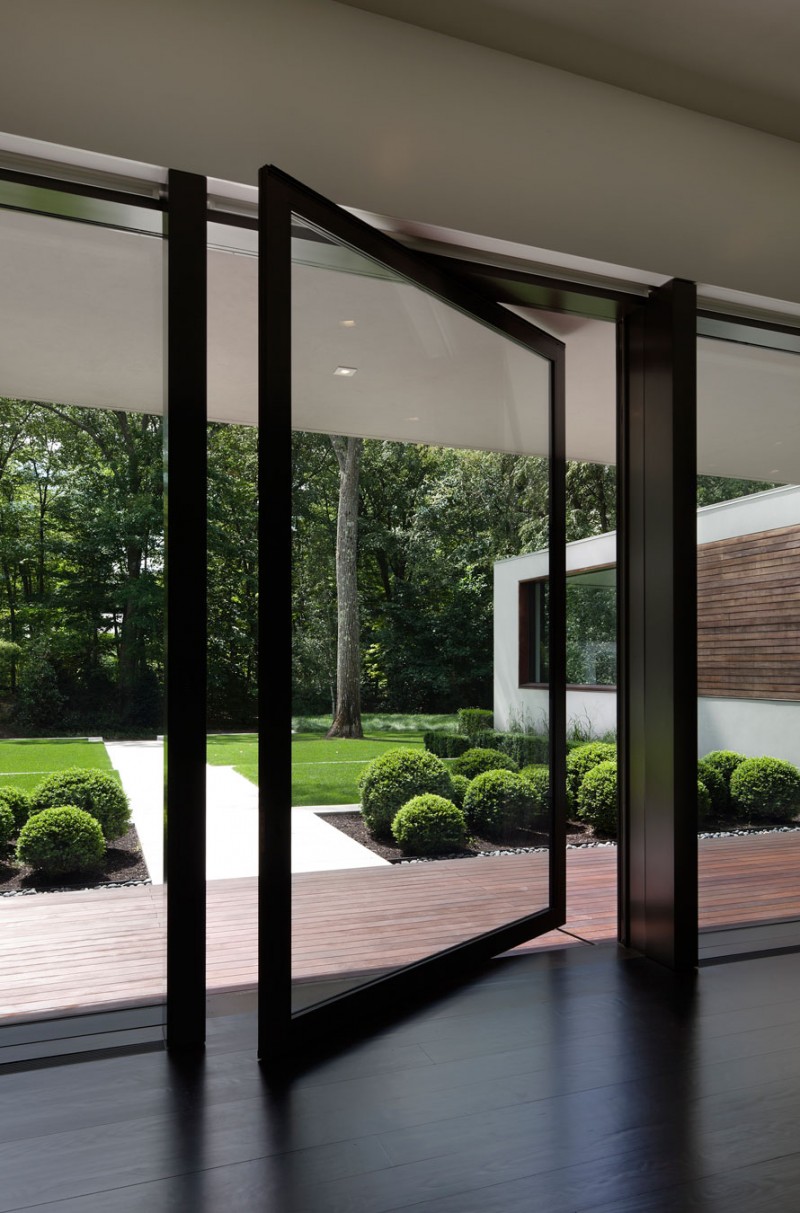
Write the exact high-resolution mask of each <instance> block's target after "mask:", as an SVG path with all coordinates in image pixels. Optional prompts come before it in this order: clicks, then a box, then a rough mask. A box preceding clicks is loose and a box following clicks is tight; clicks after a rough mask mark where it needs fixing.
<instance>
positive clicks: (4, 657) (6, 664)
mask: <svg viewBox="0 0 800 1213" xmlns="http://www.w3.org/2000/svg"><path fill="white" fill-rule="evenodd" d="M21 656H22V646H21V645H18V644H15V643H14V642H13V641H12V640H2V639H0V683H3V684H5V686H6V687H7V688H8V690H10V691H14V690H16V671H17V665H18V664H19V660H20V657H21Z"/></svg>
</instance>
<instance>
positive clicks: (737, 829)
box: [318, 812, 800, 863]
mask: <svg viewBox="0 0 800 1213" xmlns="http://www.w3.org/2000/svg"><path fill="white" fill-rule="evenodd" d="M318 816H319V817H321V818H322V820H323V821H327V822H328V823H329V825H332V826H335V827H336V828H337V830H341V831H342V833H343V834H346V835H347V836H348V838H352V839H353V840H354V842H358V843H360V844H361V846H362V847H366V848H367V850H368V851H372V853H373V855H379V856H380V857H381V859H386V860H388V861H389V863H418V862H419V859H417V858H416V857H415V856H413V855H406V854H404V853H403V851H402V850H401V849H400V847H398V846H397V845H395V844H394V843H390V842H384V841H378V840H377V839H375V838H373V837H372V835H371V834H370V832H369V830H368V829H367V827H366V825H365V823H364V819H363V818H362V816H361V814H360V813H359V812H352V813H341V812H340V813H319V814H318ZM798 830H800V823H797V822H790V823H789V824H787V823H786V822H785V821H780V820H778V819H777V818H776V819H774V820H771V819H767V818H765V819H761V820H759V821H757V822H756V821H753V822H736V823H733V822H731V821H730V820H727V821H722V820H720V821H716V822H710V821H706V822H704V823H703V827H702V829H701V830H699V831H698V834H697V836H698V838H732V837H736V836H738V835H745V834H788V833H794V832H796V831H798ZM471 844H472V845H471V846H469V847H467V849H466V850H464V851H459V852H458V856H457V858H459V859H468V858H469V857H470V856H477V855H498V854H509V855H514V854H518V853H520V852H524V851H528V850H546V849H548V848H549V846H550V836H549V834H536V833H533V832H531V831H528V830H519V831H517V833H515V834H514V835H513V836H512V835H508V836H506V838H504V839H503V841H502V842H495V841H492V840H491V839H488V838H475V837H473V838H472V839H471ZM599 845H603V846H609V845H611V846H616V839H615V838H608V837H605V836H603V835H601V834H595V832H594V830H593V829H592V828H591V826H585V825H582V824H581V823H580V822H575V821H568V822H567V846H568V847H586V846H599ZM452 858H455V856H453V855H429V856H426V857H425V859H426V861H431V860H433V861H435V860H441V859H452Z"/></svg>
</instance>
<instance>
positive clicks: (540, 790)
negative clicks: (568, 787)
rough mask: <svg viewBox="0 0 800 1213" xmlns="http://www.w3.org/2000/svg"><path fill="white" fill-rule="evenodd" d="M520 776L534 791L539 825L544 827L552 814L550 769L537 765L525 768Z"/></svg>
mask: <svg viewBox="0 0 800 1213" xmlns="http://www.w3.org/2000/svg"><path fill="white" fill-rule="evenodd" d="M520 775H521V776H522V778H523V779H526V780H527V781H528V784H529V785H530V787H531V788H532V789H533V795H534V798H535V800H536V807H537V808H536V811H537V818H538V821H539V824H540V825H544V824H545V823H546V822H547V820H548V817H549V814H550V768H549V767H547V766H542V765H541V764H540V763H535V764H534V765H533V766H529V767H523V768H522V770H521V771H520Z"/></svg>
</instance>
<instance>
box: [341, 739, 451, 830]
mask: <svg viewBox="0 0 800 1213" xmlns="http://www.w3.org/2000/svg"><path fill="white" fill-rule="evenodd" d="M358 786H359V791H360V793H361V814H362V817H363V818H364V821H365V822H366V824H367V827H368V829H369V830H370V832H371V833H372V834H373V835H374V836H375V837H376V838H389V837H390V836H391V826H392V821H393V820H394V817H395V814H396V813H397V812H398V810H399V809H401V808H402V807H403V805H404V804H407V802H408V801H409V800H411V799H412V798H413V797H414V796H420V795H422V793H423V792H433V793H435V794H436V795H437V796H444V797H445V798H446V799H448V800H450V799H451V798H452V790H453V785H452V782H451V779H450V773H449V771H448V770H447V767H446V766H445V765H444V763H443V762H442V761H441V759H440V758H436V757H435V756H434V755H433V754H428V753H427V752H426V751H424V750H410V749H405V750H399V749H398V750H388V751H387V752H386V753H385V754H382V755H381V756H380V758H375V759H373V760H372V762H370V763H368V764H367V766H366V767H365V768H364V770H363V771H362V773H361V778H360V779H359V784H358Z"/></svg>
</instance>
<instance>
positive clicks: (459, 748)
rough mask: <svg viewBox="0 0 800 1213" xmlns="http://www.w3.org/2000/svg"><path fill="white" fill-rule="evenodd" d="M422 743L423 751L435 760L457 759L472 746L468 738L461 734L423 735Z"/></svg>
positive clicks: (430, 733) (437, 733) (438, 733)
mask: <svg viewBox="0 0 800 1213" xmlns="http://www.w3.org/2000/svg"><path fill="white" fill-rule="evenodd" d="M422 743H423V745H424V746H425V749H426V750H427V751H428V752H429V753H430V754H435V755H436V757H437V758H458V756H459V754H463V753H464V752H465V751H466V750H469V749H470V748H471V746H472V741H471V740H470V738H469V737H465V736H464V735H463V734H462V733H440V732H429V733H423V734H422Z"/></svg>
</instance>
